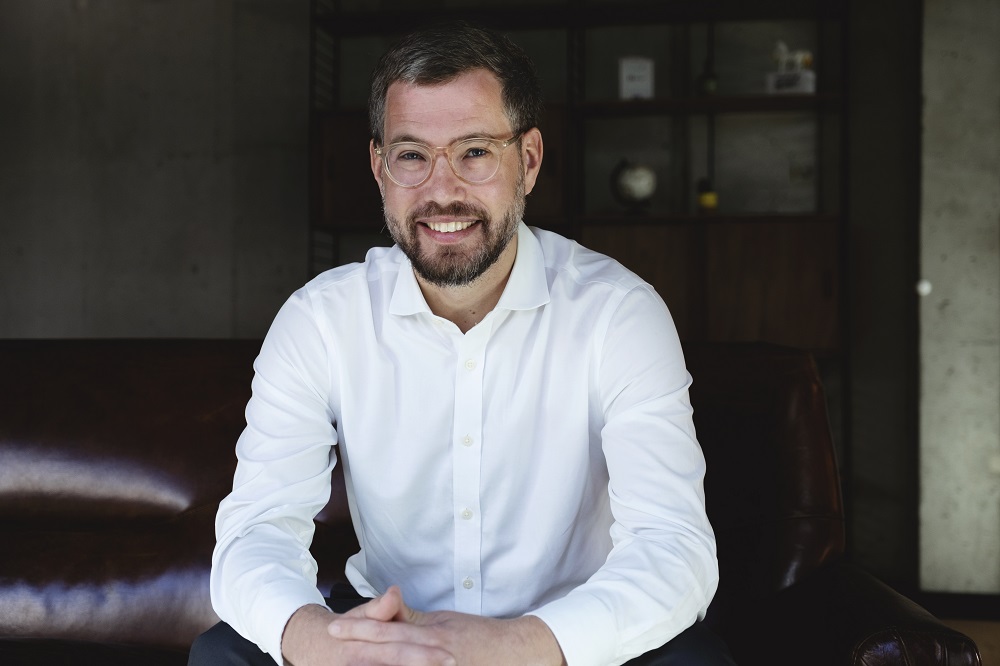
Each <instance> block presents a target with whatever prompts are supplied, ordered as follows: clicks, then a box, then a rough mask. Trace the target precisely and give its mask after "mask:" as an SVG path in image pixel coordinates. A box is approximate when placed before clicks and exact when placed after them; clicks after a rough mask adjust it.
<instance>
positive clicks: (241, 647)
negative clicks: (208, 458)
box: [188, 586, 735, 666]
mask: <svg viewBox="0 0 1000 666" xmlns="http://www.w3.org/2000/svg"><path fill="white" fill-rule="evenodd" d="M366 601H368V600H367V599H365V598H363V597H360V596H358V595H357V594H356V593H355V592H354V590H353V589H351V588H350V587H348V586H345V587H343V588H341V587H340V586H338V587H336V588H334V590H333V591H332V592H331V596H330V598H329V599H327V600H326V603H327V605H329V606H330V610H332V611H333V612H334V613H346V612H347V611H349V610H350V609H352V608H354V607H355V606H359V605H360V604H363V603H364V602H366ZM188 666H274V660H273V659H271V657H270V656H268V655H267V654H265V653H263V652H261V651H260V648H258V647H257V646H256V645H254V644H253V643H251V642H250V641H248V640H247V639H245V638H243V637H242V636H240V635H239V634H238V633H236V631H235V630H234V629H233V628H232V627H230V626H229V625H228V624H226V623H225V622H219V623H218V624H217V625H215V626H214V627H212V628H211V629H209V630H208V631H206V632H205V633H203V634H202V635H201V636H199V637H198V638H197V639H195V642H194V645H192V646H191V656H190V657H189V659H188ZM628 666H735V662H734V661H733V658H732V657H731V656H730V655H729V650H728V649H727V648H726V645H725V643H723V642H722V640H721V639H720V638H719V637H718V636H716V635H715V634H714V633H712V631H711V630H709V629H708V628H707V627H705V626H703V625H702V624H701V623H697V624H695V625H694V626H693V627H691V628H690V629H688V630H686V631H684V632H683V633H681V634H680V635H679V636H677V637H676V638H674V639H673V640H672V641H670V642H669V643H667V644H666V645H664V646H663V647H661V648H658V649H656V650H652V651H651V652H647V653H646V654H644V655H642V656H641V657H636V658H635V659H633V660H631V661H629V662H628Z"/></svg>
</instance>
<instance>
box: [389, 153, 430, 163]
mask: <svg viewBox="0 0 1000 666" xmlns="http://www.w3.org/2000/svg"><path fill="white" fill-rule="evenodd" d="M422 159H424V156H423V155H422V154H421V153H420V152H419V151H416V150H404V151H402V152H400V153H399V154H398V155H396V160H397V161H400V162H415V161H417V160H422Z"/></svg>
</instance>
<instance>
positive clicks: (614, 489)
mask: <svg viewBox="0 0 1000 666" xmlns="http://www.w3.org/2000/svg"><path fill="white" fill-rule="evenodd" d="M539 89H540V86H539V84H538V80H537V76H536V75H535V72H534V69H533V67H532V65H531V63H530V61H529V60H528V59H527V57H526V56H525V55H524V54H523V53H522V52H521V51H520V50H519V49H518V48H517V47H516V46H514V45H513V44H512V43H511V42H509V41H508V40H506V39H505V38H502V37H500V36H498V35H496V34H494V33H491V32H488V31H483V30H480V29H476V28H473V27H470V26H467V25H465V24H459V25H449V26H446V27H443V28H437V29H431V30H426V31H423V32H419V33H416V34H414V35H411V36H410V37H408V38H406V39H405V40H403V41H402V42H401V43H400V44H399V45H397V46H396V47H395V48H394V49H393V50H392V51H390V52H389V53H388V54H386V55H385V56H384V57H383V58H382V60H381V61H380V62H379V65H378V66H377V68H376V70H375V73H374V75H373V81H372V93H371V102H370V112H371V129H372V141H371V169H372V173H373V174H374V176H375V181H376V182H377V183H378V186H379V189H380V191H381V193H382V198H383V205H384V211H385V219H386V224H387V227H388V229H389V231H390V232H391V234H392V237H393V239H394V240H395V242H396V247H394V248H392V249H382V248H378V249H374V250H372V251H370V252H369V254H368V257H367V258H366V260H365V262H364V263H363V264H354V265H350V266H345V267H340V268H337V269H334V270H331V271H328V272H326V273H324V274H323V275H321V276H319V277H318V278H316V279H315V280H313V281H312V282H310V283H309V284H307V285H306V286H305V287H304V288H303V289H301V290H299V291H298V292H297V293H296V294H294V295H293V296H292V297H291V298H290V299H289V301H288V302H287V303H286V304H285V306H284V307H283V308H282V309H281V311H280V312H279V313H278V315H277V317H276V319H275V321H274V324H273V325H272V328H271V330H270V332H269V333H268V336H267V338H266V340H265V342H264V345H263V347H262V349H261V353H260V356H259V358H258V359H257V362H256V363H255V371H256V375H255V379H254V383H253V398H252V399H251V401H250V404H249V405H248V407H247V428H246V430H245V431H244V433H243V435H242V436H241V438H240V441H239V443H238V445H237V454H238V457H239V466H238V469H237V472H236V478H235V483H234V488H233V492H232V494H231V495H230V496H229V497H228V498H227V499H226V500H225V501H224V502H223V503H222V505H221V506H220V509H219V516H218V520H217V536H218V544H217V547H216V552H215V557H214V562H213V572H212V598H213V603H214V605H215V608H216V610H217V612H218V614H219V616H220V617H221V618H222V619H223V620H224V621H225V623H227V624H220V625H219V626H217V627H216V628H215V629H213V630H211V631H210V632H208V633H207V634H206V635H204V636H203V637H202V638H201V639H199V641H197V642H196V644H195V646H194V649H193V651H192V663H205V664H209V663H210V664H219V663H258V664H261V663H264V664H266V663H270V659H273V661H275V662H277V663H282V658H284V660H285V662H286V663H291V664H294V665H295V666H309V665H312V664H399V665H411V664H412V665H418V664H460V665H466V664H476V665H478V664H512V665H513V664H516V665H518V666H520V665H523V664H553V665H559V664H563V663H566V664H569V665H570V666H578V665H580V664H595V665H596V664H619V663H623V662H625V661H627V660H629V659H633V658H635V657H638V656H639V655H643V654H646V653H649V654H647V656H646V657H643V659H645V660H647V661H643V662H641V663H685V664H695V663H705V664H716V663H731V662H729V661H728V660H727V657H726V656H725V649H724V647H721V646H720V645H719V644H718V643H717V642H716V641H714V640H713V639H712V638H711V637H710V636H709V635H707V634H706V633H705V630H703V629H702V628H701V627H700V625H697V624H696V622H697V621H698V620H699V618H701V617H702V616H703V615H704V613H705V611H706V609H707V607H708V604H709V602H710V601H711V599H712V596H713V595H714V592H715V588H716V585H717V581H718V569H717V562H716V556H715V541H714V536H713V533H712V529H711V526H710V525H709V523H708V520H707V518H706V515H705V509H704V495H703V490H702V480H703V476H704V458H703V456H702V453H701V450H700V448H699V446H698V443H697V441H696V439H695V433H694V427H693V425H692V420H691V408H690V404H689V401H688V394H687V389H688V385H689V384H690V377H689V376H688V374H687V371H686V370H685V367H684V362H683V358H682V355H681V350H680V345H679V342H678V340H677V335H676V332H675V330H674V327H673V324H672V322H671V320H670V316H669V314H668V312H667V309H666V307H665V306H664V304H663V302H662V301H661V300H660V299H659V297H658V296H657V295H656V294H655V293H654V291H653V290H652V288H650V287H649V286H648V285H647V284H645V283H644V282H642V281H641V280H640V279H639V278H637V277H636V276H635V275H633V274H632V273H630V272H628V271H627V270H625V269H624V268H622V267H621V266H620V265H618V264H617V263H615V262H614V261H612V260H610V259H608V258H606V257H603V256H601V255H598V254H596V253H593V252H590V251H588V250H585V249H584V248H582V247H580V246H579V245H577V244H575V243H573V242H571V241H568V240H566V239H563V238H561V237H559V236H556V235H554V234H551V233H548V232H544V231H540V230H532V229H529V228H528V227H526V226H524V224H523V223H522V222H521V216H522V213H523V211H524V207H525V196H526V195H527V194H528V193H530V192H531V191H532V189H533V188H534V185H535V179H536V177H537V175H538V170H539V167H540V165H541V162H542V154H543V149H542V136H541V133H540V132H539V130H538V128H537V123H538V116H539V112H540V109H541V101H540V93H539ZM335 464H343V465H344V470H345V475H346V478H347V481H348V495H349V501H350V506H351V515H352V519H353V521H354V525H355V530H356V532H357V534H358V539H359V542H360V544H361V551H360V552H359V553H357V554H356V555H354V556H353V557H352V558H351V559H350V561H349V562H348V565H347V577H348V579H349V580H350V582H351V583H352V585H353V587H354V589H355V590H356V591H357V592H358V593H359V594H360V596H359V597H358V599H356V600H355V601H353V602H347V603H344V601H343V600H338V601H337V602H335V603H336V610H337V611H338V612H337V613H334V612H332V611H331V609H330V605H328V604H327V603H325V601H324V599H323V597H322V596H321V594H320V593H319V592H318V591H317V590H316V584H315V580H316V566H315V562H314V560H313V559H312V557H311V556H310V555H309V551H308V548H309V544H310V540H311V537H312V525H313V523H312V519H313V517H314V516H315V514H316V513H317V512H318V511H319V510H320V509H322V507H323V506H324V505H325V503H326V502H327V500H328V498H329V493H330V472H331V469H332V468H333V466H334V465H335ZM330 603H334V602H330ZM692 625H694V627H693V628H691V627H692ZM689 628H690V629H689ZM678 635H680V637H679V638H678ZM668 641H669V643H668ZM664 643H667V647H666V648H663V649H660V650H658V648H660V646H662V645H664ZM258 646H259V647H258ZM261 650H263V651H265V652H266V653H267V654H268V655H270V657H268V656H266V655H264V654H263V653H262V652H261ZM223 653H224V654H225V655H226V656H225V657H222V656H220V655H222V654H223ZM657 655H659V656H657ZM657 658H658V659H661V661H658V662H655V661H653V659H657ZM670 659H675V660H679V661H669V660H670ZM224 660H225V661H224ZM261 660H263V661H261ZM636 663H640V662H638V661H637V662H636Z"/></svg>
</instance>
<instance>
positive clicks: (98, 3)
mask: <svg viewBox="0 0 1000 666" xmlns="http://www.w3.org/2000/svg"><path fill="white" fill-rule="evenodd" d="M308 26H309V5H308V1H307V0H295V1H288V2H268V1H267V0H257V1H252V0H215V1H208V0H171V1H169V2H165V1H162V0H128V1H125V0H34V1H31V2H29V1H28V0H20V1H19V0H10V1H6V2H3V3H0V91H2V92H0V95H2V104H0V146H2V148H0V336H2V337H102V336H122V337H139V336H168V337H169V336H209V337H234V336H235V337H254V336H259V335H262V334H263V332H264V331H266V328H267V325H268V323H269V322H270V319H271V317H273V315H274V312H275V311H276V309H277V308H278V307H279V306H280V304H281V302H282V301H283V300H284V298H285V297H287V295H288V293H290V292H291V290H293V289H294V288H296V287H297V286H299V285H300V284H301V283H302V282H303V281H304V279H305V278H306V277H307V275H306V259H307V247H306V246H307V238H308V236H307V169H308V161H307V155H306V146H307V141H308V71H309V66H308V63H309V57H308V46H309V39H308V35H309V32H308V30H309V28H308Z"/></svg>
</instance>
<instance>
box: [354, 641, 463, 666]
mask: <svg viewBox="0 0 1000 666" xmlns="http://www.w3.org/2000/svg"><path fill="white" fill-rule="evenodd" d="M343 647H344V649H343V650H342V651H341V656H342V659H341V660H340V661H339V662H338V663H341V662H342V663H345V664H353V665H355V666H360V665H365V666H367V665H369V664H370V665H372V666H456V664H457V661H456V660H455V657H453V656H452V655H451V654H449V653H448V652H446V651H445V650H442V649H440V648H431V647H427V646H423V645H410V644H406V643H349V644H346V645H344V646H343Z"/></svg>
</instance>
